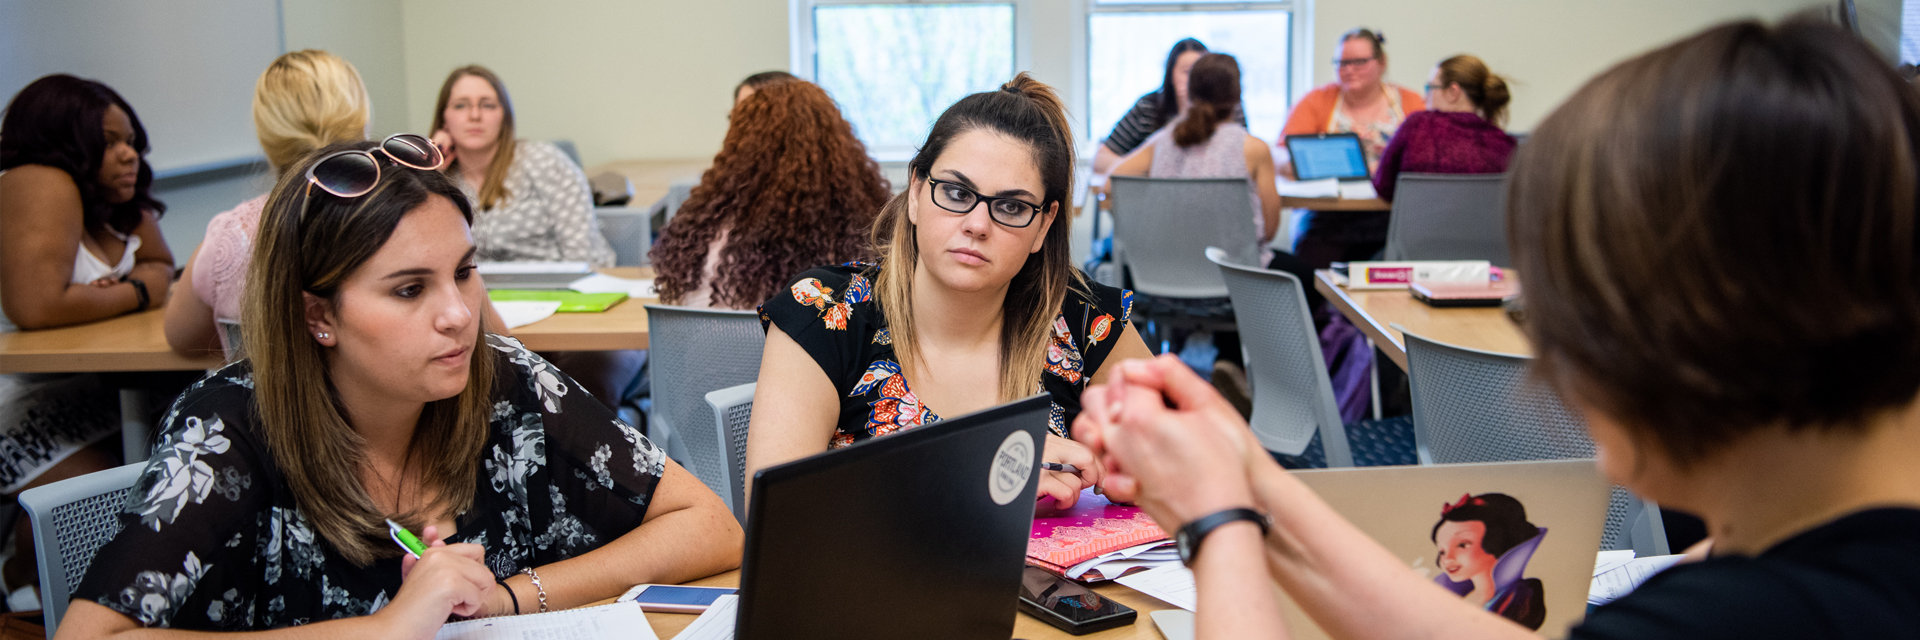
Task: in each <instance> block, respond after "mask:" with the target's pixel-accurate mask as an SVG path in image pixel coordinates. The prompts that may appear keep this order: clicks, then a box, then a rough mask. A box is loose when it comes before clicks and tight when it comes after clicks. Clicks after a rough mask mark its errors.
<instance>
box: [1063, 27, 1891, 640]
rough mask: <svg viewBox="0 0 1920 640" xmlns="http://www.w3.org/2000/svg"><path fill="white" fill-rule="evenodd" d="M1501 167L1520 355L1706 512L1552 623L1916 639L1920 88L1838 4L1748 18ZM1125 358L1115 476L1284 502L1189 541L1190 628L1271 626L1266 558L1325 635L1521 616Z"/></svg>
mask: <svg viewBox="0 0 1920 640" xmlns="http://www.w3.org/2000/svg"><path fill="white" fill-rule="evenodd" d="M1514 166H1515V168H1514V176H1513V189H1512V199H1511V200H1509V201H1508V207H1509V209H1508V215H1509V218H1510V220H1509V228H1510V229H1511V230H1512V232H1511V233H1512V235H1511V236H1510V241H1511V242H1512V245H1513V253H1514V256H1515V258H1517V262H1518V265H1519V267H1520V271H1521V272H1522V273H1525V274H1527V326H1526V329H1527V333H1528V337H1529V338H1530V340H1531V342H1532V343H1533V346H1534V353H1535V354H1537V357H1538V360H1536V361H1535V364H1534V366H1535V367H1536V369H1537V371H1536V375H1538V376H1540V377H1542V378H1543V379H1544V380H1546V381H1548V382H1549V383H1551V384H1553V385H1554V386H1555V387H1557V388H1558V389H1559V390H1560V392H1561V395H1562V396H1563V397H1566V398H1567V399H1569V400H1570V401H1571V404H1572V405H1573V406H1574V407H1575V408H1577V409H1579V410H1580V411H1581V412H1582V413H1583V414H1584V415H1585V416H1586V422H1587V429H1588V431H1589V432H1590V433H1591V434H1592V436H1593V440H1594V443H1595V444H1596V445H1598V449H1599V456H1598V457H1599V466H1600V471H1601V472H1603V473H1604V474H1605V475H1606V476H1607V477H1608V479H1610V480H1612V481H1614V482H1616V483H1618V484H1621V485H1623V486H1625V487H1627V488H1628V489H1630V490H1632V491H1634V492H1635V493H1636V494H1639V495H1641V496H1644V497H1646V498H1647V499H1648V500H1652V501H1657V502H1659V503H1660V504H1661V505H1662V506H1665V507H1674V508H1678V509H1681V510H1684V511H1688V512H1691V513H1695V514H1699V515H1700V516H1701V517H1702V518H1703V519H1705V521H1706V523H1707V527H1708V530H1709V531H1710V532H1711V533H1712V543H1711V548H1710V551H1708V553H1707V557H1706V558H1705V559H1704V560H1702V561H1700V562H1698V563H1697V564H1683V565H1680V566H1676V567H1674V568H1672V569H1668V570H1667V571H1666V572H1664V573H1661V574H1660V575H1657V576H1654V577H1653V578H1652V579H1650V580H1648V581H1647V582H1646V583H1645V584H1643V585H1641V586H1640V587H1639V588H1638V589H1637V590H1635V591H1634V592H1633V593H1632V594H1629V595H1628V596H1626V597H1624V598H1621V599H1619V600H1616V601H1614V602H1613V603H1611V604H1607V605H1604V606H1601V607H1599V608H1598V609H1596V610H1594V611H1593V613H1592V614H1591V615H1589V616H1588V617H1587V619H1586V620H1585V621H1584V622H1582V623H1581V624H1580V625H1578V626H1576V627H1574V628H1573V629H1572V631H1571V632H1570V633H1569V634H1568V637H1570V638H1574V639H1576V640H1602V639H1607V640H1611V639H1621V640H1625V639H1629V638H1631V639H1636V640H1638V639H1650V640H1659V639H1664V638H1689V639H1692V638H1729V639H1732V638H1740V639H1753V638H1761V639H1764V638H1783V639H1784V638H1793V639H1799V638H1840V639H1848V640H1853V639H1857V640H1868V639H1874V640H1878V639H1881V638H1914V637H1920V579H1916V577H1915V576H1920V465H1916V464H1914V455H1915V452H1916V451H1920V331H1915V329H1914V328H1915V327H1916V326H1920V231H1916V230H1917V229H1920V94H1916V93H1914V91H1913V89H1912V88H1911V87H1909V86H1908V85H1907V84H1906V83H1905V82H1904V81H1902V79H1901V78H1900V77H1899V75H1898V74H1896V73H1895V72H1894V71H1893V69H1891V68H1889V67H1888V65H1887V63H1886V62H1885V61H1884V60H1883V59H1882V58H1880V57H1879V54H1878V53H1876V52H1875V51H1874V50H1873V49H1872V48H1870V47H1869V46H1867V44H1866V43H1864V42H1862V41H1860V40H1858V39H1856V38H1854V37H1853V36H1852V35H1851V34H1849V33H1847V32H1844V31H1841V30H1839V29H1836V28H1834V27H1833V26H1832V25H1829V24H1825V23H1822V22H1790V23H1788V24H1785V25H1783V26H1779V27H1767V26H1763V25H1761V24H1759V23H1755V22H1744V23H1734V24H1729V25H1725V26H1720V27H1715V28H1713V29H1709V30H1707V31H1705V32H1702V33H1700V34H1698V35H1695V36H1693V37H1690V38H1687V39H1685V40H1682V41H1680V42H1679V43H1677V44H1674V45H1671V46H1668V47H1666V48H1663V49H1659V50H1656V51H1654V52H1652V53H1649V54H1646V55H1644V56H1641V57H1639V58H1636V59H1634V60H1629V61H1627V62H1626V63H1624V64H1621V65H1620V66H1618V67H1615V68H1613V69H1612V70H1610V71H1607V72H1606V73H1604V74H1601V75H1600V76H1599V77H1598V78H1595V79H1594V80H1593V81H1591V82H1589V83H1587V85H1586V86H1585V87H1583V88H1582V89H1580V91H1578V92H1577V93H1575V94H1574V95H1573V97H1572V98H1570V99H1568V100H1567V102H1566V103H1565V105H1564V106H1562V107H1561V108H1560V109H1558V110H1557V111H1555V112H1554V114H1553V115H1552V116H1549V117H1548V118H1547V120H1546V121H1545V122H1543V123H1542V124H1541V126H1540V127H1539V129H1537V130H1536V132H1535V135H1534V137H1533V138H1532V139H1531V140H1529V141H1528V142H1527V145H1526V147H1525V148H1523V149H1522V150H1521V151H1520V157H1519V159H1518V161H1517V162H1516V163H1515V165H1514ZM1130 364H1131V363H1130ZM1124 378H1125V380H1126V384H1124V385H1113V386H1103V387H1096V388H1094V389H1089V390H1088V392H1087V396H1086V397H1087V400H1088V407H1089V409H1088V411H1087V412H1086V413H1084V414H1082V418H1081V420H1080V422H1079V424H1077V425H1076V426H1075V435H1078V436H1080V437H1081V438H1083V439H1084V440H1086V441H1087V442H1088V443H1089V445H1090V446H1091V447H1093V448H1094V449H1095V450H1097V451H1100V452H1101V453H1102V455H1103V457H1104V458H1105V459H1107V460H1108V461H1109V462H1110V463H1111V464H1112V467H1110V469H1112V470H1113V473H1114V474H1115V475H1114V477H1110V483H1111V484H1112V485H1113V486H1116V487H1119V486H1124V485H1134V486H1135V487H1136V488H1138V489H1139V490H1140V494H1141V499H1142V502H1143V503H1144V504H1145V505H1146V508H1147V510H1148V512H1149V513H1151V514H1153V516H1154V518H1155V520H1157V521H1158V522H1160V523H1162V525H1163V526H1168V527H1170V528H1172V527H1185V526H1186V523H1192V522H1196V521H1199V520H1201V519H1204V518H1206V517H1207V516H1209V515H1210V514H1215V513H1222V512H1224V511H1225V510H1229V509H1234V508H1248V507H1250V508H1253V509H1255V510H1257V511H1264V512H1265V513H1266V514H1267V515H1270V516H1271V523H1270V525H1269V524H1266V522H1265V517H1264V516H1262V515H1261V514H1260V513H1250V514H1248V513H1239V512H1231V513H1232V515H1230V516H1227V517H1224V518H1222V519H1219V520H1217V521H1216V522H1222V523H1224V524H1219V526H1218V528H1217V529H1212V530H1211V531H1212V532H1211V533H1210V534H1207V535H1201V536H1200V537H1199V541H1198V542H1194V543H1192V544H1194V545H1196V546H1194V547H1192V548H1194V549H1196V551H1195V553H1196V554H1197V555H1196V559H1195V562H1194V564H1193V567H1194V573H1195V576H1196V580H1197V585H1198V589H1199V602H1200V605H1199V611H1200V615H1199V618H1198V624H1197V631H1198V633H1197V637H1199V638H1206V639H1213V638H1281V637H1285V635H1286V634H1285V630H1284V629H1283V627H1282V625H1281V620H1280V617H1279V611H1278V603H1277V602H1276V601H1275V598H1274V597H1273V595H1272V593H1273V591H1272V585H1273V583H1274V582H1276V581H1277V582H1278V583H1279V586H1280V587H1282V588H1283V589H1285V590H1286V592H1287V593H1288V595H1290V596H1292V598H1293V599H1294V601H1295V602H1297V603H1299V604H1300V605H1301V607H1302V608H1303V609H1305V610H1306V611H1307V613H1308V614H1309V615H1311V616H1312V617H1313V619H1314V621H1315V622H1316V623H1318V624H1319V626H1320V627H1321V628H1322V629H1325V630H1327V631H1328V632H1329V633H1330V634H1331V635H1332V636H1333V637H1335V638H1404V637H1428V638H1476V639H1478V638H1496V639H1499V638H1510V639H1513V640H1520V639H1522V638H1533V637H1536V636H1534V635H1533V634H1532V633H1530V632H1529V631H1527V630H1526V629H1524V628H1522V627H1520V626H1518V625H1516V624H1514V623H1513V622H1512V621H1510V620H1508V619H1506V618H1503V617H1500V616H1498V615H1495V614H1494V613H1492V612H1490V611H1489V610H1488V608H1486V607H1482V606H1476V605H1474V604H1470V603H1467V602H1465V601H1463V600H1462V599H1461V598H1460V597H1459V596H1458V595H1456V594H1454V593H1452V592H1449V591H1447V590H1444V589H1439V588H1436V587H1435V585H1434V584H1433V582H1431V581H1429V580H1427V579H1424V578H1422V577H1420V576H1419V575H1418V574H1415V573H1414V572H1412V571H1409V570H1408V569H1407V565H1406V562H1405V560H1403V559H1400V558H1396V557H1394V556H1393V555H1391V554H1390V553H1389V552H1388V551H1387V550H1386V549H1384V548H1382V547H1381V546H1379V545H1378V544H1375V543H1374V542H1372V541H1371V540H1369V539H1368V538H1367V537H1366V536H1365V535H1364V534H1362V533H1361V532H1360V531H1359V530H1358V529H1356V528H1355V527H1354V526H1353V525H1352V524H1351V523H1349V522H1347V521H1346V520H1344V519H1342V518H1341V517H1340V515H1339V514H1337V513H1335V512H1334V511H1333V510H1332V509H1331V508H1329V507H1328V506H1327V504H1326V503H1325V502H1323V501H1321V500H1320V499H1319V498H1318V497H1316V496H1315V495H1314V494H1313V492H1312V491H1310V490H1308V489H1307V488H1306V487H1305V486H1304V485H1302V484H1301V483H1300V482H1299V481H1298V480H1296V479H1295V478H1293V477H1292V476H1289V475H1287V474H1286V473H1285V472H1284V471H1281V470H1280V469H1279V468H1278V467H1277V466H1275V465H1274V464H1273V463H1272V462H1271V459H1270V458H1269V457H1268V456H1267V454H1266V452H1265V451H1262V450H1261V449H1260V445H1259V443H1258V442H1256V441H1254V440H1253V438H1252V437H1251V436H1250V435H1249V433H1248V430H1247V427H1246V425H1245V424H1244V423H1243V422H1241V421H1240V420H1239V419H1238V417H1237V416H1235V415H1233V414H1232V410H1231V409H1229V408H1227V407H1226V404H1225V403H1224V402H1221V401H1220V399H1219V398H1217V397H1213V396H1212V395H1211V393H1210V392H1209V390H1208V389H1207V387H1206V383H1204V382H1201V381H1200V380H1199V378H1198V377H1196V376H1194V375H1193V374H1191V373H1189V372H1186V371H1183V370H1181V365H1180V364H1179V363H1178V361H1174V360H1164V359H1163V360H1162V361H1158V362H1155V363H1152V364H1151V365H1149V366H1142V367H1139V368H1138V369H1137V370H1133V369H1132V368H1129V370H1128V371H1126V372H1125V373H1124ZM1167 400H1171V401H1172V403H1173V404H1175V405H1177V407H1178V408H1177V409H1174V410H1168V409H1167V406H1166V405H1165V404H1163V403H1164V402H1165V401H1167ZM1268 526H1270V527H1271V529H1272V531H1271V533H1270V534H1268V535H1265V536H1264V537H1263V535H1262V532H1263V531H1264V530H1265V529H1266V527H1268ZM1194 535H1200V534H1199V533H1198V532H1194ZM1192 539H1193V537H1192V536H1189V540H1192ZM1263 564H1264V565H1265V566H1264V567H1262V565H1263ZM1542 631H1548V632H1549V634H1551V633H1553V632H1557V631H1558V630H1545V629H1543V630H1542Z"/></svg>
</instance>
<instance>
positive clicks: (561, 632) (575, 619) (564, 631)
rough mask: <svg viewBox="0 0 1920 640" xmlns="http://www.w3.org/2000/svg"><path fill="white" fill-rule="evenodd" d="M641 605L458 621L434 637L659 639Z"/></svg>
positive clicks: (459, 639) (479, 639)
mask: <svg viewBox="0 0 1920 640" xmlns="http://www.w3.org/2000/svg"><path fill="white" fill-rule="evenodd" d="M659 638H660V637H659V636H656V635H654V634H653V626H652V625H649V624H647V614H644V613H641V612H640V605H639V604H636V603H632V602H616V603H613V604H608V605H601V606H598V607H582V608H579V609H566V610H563V611H552V612H548V613H535V614H529V615H521V616H501V617H498V618H482V619H479V620H468V621H465V622H455V623H452V624H449V625H446V626H443V627H440V633H438V634H436V635H434V640H616V639H617V640H659Z"/></svg>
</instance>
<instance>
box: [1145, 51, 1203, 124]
mask: <svg viewBox="0 0 1920 640" xmlns="http://www.w3.org/2000/svg"><path fill="white" fill-rule="evenodd" d="M1188 53H1198V54H1201V55H1206V54H1207V45H1205V44H1203V43H1201V42H1200V41H1199V40H1195V39H1193V38H1181V39H1180V41H1179V42H1175V43H1173V48H1172V49H1168V50H1167V66H1166V67H1165V71H1163V72H1162V75H1161V76H1160V92H1159V93H1158V94H1155V98H1156V99H1155V100H1154V107H1155V108H1154V113H1153V127H1152V128H1153V129H1159V128H1160V127H1162V126H1165V125H1166V124H1167V123H1168V122H1171V121H1173V118H1174V116H1178V115H1180V97H1179V94H1180V88H1179V87H1176V86H1173V85H1174V82H1175V80H1174V77H1173V76H1174V73H1173V69H1174V67H1176V66H1178V65H1179V63H1180V56H1182V55H1185V54H1188Z"/></svg>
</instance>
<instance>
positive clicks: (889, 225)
mask: <svg viewBox="0 0 1920 640" xmlns="http://www.w3.org/2000/svg"><path fill="white" fill-rule="evenodd" d="M975 129H989V130H992V131H995V132H998V133H1000V134H1003V135H1006V136H1008V137H1011V138H1013V139H1015V140H1020V141H1022V142H1025V143H1026V144H1027V146H1028V147H1029V148H1031V149H1032V150H1033V164H1034V166H1037V167H1039V168H1040V182H1041V184H1042V185H1044V189H1043V190H1044V191H1045V192H1046V193H1045V194H1044V195H1043V197H1042V199H1041V201H1040V208H1041V211H1042V212H1043V213H1042V214H1040V215H1053V216H1056V218H1055V219H1054V224H1053V225H1052V226H1050V227H1049V228H1048V229H1047V236H1046V239H1044V240H1042V241H1041V245H1040V251H1039V252H1038V253H1035V254H1032V255H1029V256H1027V261H1026V264H1025V265H1023V266H1021V267H1020V272H1019V273H1017V274H1014V276H1013V281H1012V282H1011V283H1009V285H1008V289H1007V299H1006V302H1005V303H1003V304H1002V305H1001V312H1002V314H1003V317H1002V321H1001V325H1000V399H1001V400H1002V401H1008V400H1014V399H1017V398H1023V397H1026V396H1029V395H1033V394H1034V393H1036V392H1038V391H1039V390H1040V371H1041V368H1042V365H1043V364H1044V363H1045V362H1046V355H1047V344H1048V341H1049V340H1050V339H1051V335H1052V334H1051V332H1052V331H1053V320H1054V318H1056V317H1058V316H1059V315H1060V307H1061V305H1062V304H1063V303H1065V302H1066V299H1067V294H1068V292H1069V291H1070V290H1072V289H1074V285H1076V284H1077V285H1079V289H1081V290H1084V289H1085V288H1086V283H1085V282H1084V281H1083V280H1082V278H1081V276H1080V272H1079V271H1077V270H1075V269H1074V268H1073V266H1072V258H1071V257H1070V256H1069V251H1070V241H1069V237H1070V234H1071V229H1070V227H1071V226H1072V225H1069V224H1066V223H1065V221H1062V220H1060V219H1058V217H1057V216H1059V215H1061V213H1062V212H1061V209H1065V208H1066V206H1067V204H1068V203H1069V202H1070V201H1069V200H1068V198H1069V195H1068V194H1070V193H1072V189H1073V162H1074V146H1073V131H1072V129H1071V128H1070V127H1069V125H1068V124H1067V110H1066V107H1065V106H1063V105H1062V104H1061V103H1060V97H1059V96H1058V95H1056V94H1055V93H1054V92H1053V88H1052V87H1049V86H1047V85H1045V84H1043V83H1041V82H1040V81H1039V80H1035V79H1033V78H1032V77H1031V76H1028V75H1027V74H1026V73H1025V72H1021V73H1020V75H1017V76H1014V78H1013V81H1011V82H1008V83H1006V84H1003V85H1000V90H998V91H986V92H982V93H976V94H973V95H970V96H967V97H965V98H961V99H960V101H959V102H956V103H954V104H953V106H951V107H947V110H946V112H945V113H942V114H940V119H939V120H935V121H934V123H933V130H932V131H931V132H929V133H928V134H927V142H926V144H923V145H921V146H920V151H919V153H916V154H914V156H913V160H911V161H909V162H908V163H907V172H908V178H909V179H910V180H913V181H915V182H918V181H922V180H926V179H927V176H928V175H929V174H931V173H932V172H933V163H934V161H935V160H938V159H939V158H940V154H941V152H943V151H945V150H946V147H947V144H948V143H950V142H952V141H953V139H954V138H956V137H958V136H959V135H960V134H962V133H966V132H968V131H973V130H975ZM912 198H913V189H908V190H906V191H903V192H901V193H900V195H897V196H894V197H893V199H892V200H889V201H887V204H886V206H885V207H882V208H881V209H880V217H879V218H878V219H876V220H875V221H874V225H873V242H874V248H875V249H874V252H875V253H878V254H880V256H881V257H882V264H883V265H884V266H885V268H884V269H881V270H880V276H879V278H878V280H877V281H876V282H875V283H874V293H875V297H876V298H877V301H878V303H879V304H880V307H881V309H882V310H883V311H884V312H885V313H886V317H887V325H888V332H889V333H890V334H892V336H893V350H894V355H895V356H896V357H898V358H899V360H900V367H901V368H902V369H903V370H905V371H907V372H909V377H911V372H912V371H914V370H915V368H916V367H918V366H919V363H920V351H919V339H918V338H917V337H916V336H915V334H914V324H915V320H914V317H913V273H914V271H915V270H916V269H918V268H919V264H920V246H919V244H918V234H917V233H916V231H917V228H916V227H915V226H914V224H913V221H912V220H910V219H908V217H907V204H908V200H910V199H912ZM1049 208H1051V209H1052V213H1051V214H1048V213H1045V212H1046V211H1048V209H1049ZM1037 223H1038V222H1037V221H1036V224H1037Z"/></svg>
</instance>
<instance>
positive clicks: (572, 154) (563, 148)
mask: <svg viewBox="0 0 1920 640" xmlns="http://www.w3.org/2000/svg"><path fill="white" fill-rule="evenodd" d="M551 142H553V146H556V147H560V153H564V154H567V157H568V158H571V159H573V166H576V167H585V166H587V165H585V164H581V163H580V149H579V148H577V147H575V146H573V141H572V140H553V141H551Z"/></svg>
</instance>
